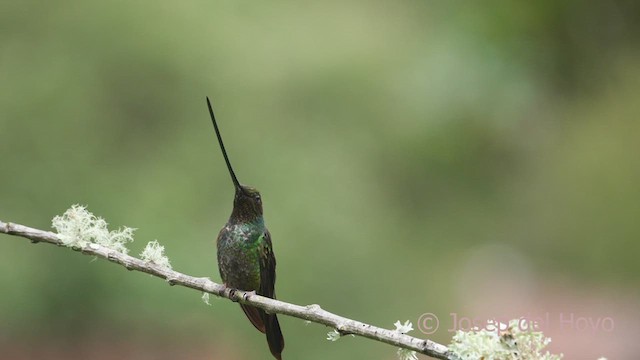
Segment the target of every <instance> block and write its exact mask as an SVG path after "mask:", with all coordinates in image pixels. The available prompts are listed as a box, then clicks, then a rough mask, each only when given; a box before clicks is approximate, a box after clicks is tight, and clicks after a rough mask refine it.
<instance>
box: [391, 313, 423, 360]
mask: <svg viewBox="0 0 640 360" xmlns="http://www.w3.org/2000/svg"><path fill="white" fill-rule="evenodd" d="M393 325H394V326H395V327H396V329H395V330H394V331H395V332H397V333H399V334H406V333H408V332H409V331H413V324H412V323H411V321H409V320H407V321H405V322H404V324H403V323H401V322H400V320H398V321H396V322H395V323H393ZM398 359H400V360H417V359H418V355H416V352H415V351H413V350H409V349H404V348H398Z"/></svg>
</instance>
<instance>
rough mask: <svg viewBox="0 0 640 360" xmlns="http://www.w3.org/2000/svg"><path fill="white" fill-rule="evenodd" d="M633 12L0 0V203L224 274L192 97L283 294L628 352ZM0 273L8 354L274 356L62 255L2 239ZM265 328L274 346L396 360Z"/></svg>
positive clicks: (223, 178) (220, 178) (111, 271)
mask: <svg viewBox="0 0 640 360" xmlns="http://www.w3.org/2000/svg"><path fill="white" fill-rule="evenodd" d="M638 4H640V3H637V2H615V1H611V2H594V3H588V4H587V3H583V2H579V1H564V2H562V1H558V2H556V1H540V2H531V3H504V2H496V3H491V4H487V3H477V4H476V3H473V4H460V3H451V2H434V1H397V2H385V1H349V2H344V1H323V2H312V3H305V2H297V1H273V2H259V1H188V2H181V3H178V2H152V1H140V2H128V1H126V2H125V1H110V2H85V1H56V2H41V1H4V2H2V3H1V4H0V28H1V31H0V156H1V162H2V166H1V167H0V219H1V220H3V221H13V222H17V223H22V224H25V225H29V226H33V227H38V228H43V229H50V226H51V223H50V219H51V218H52V217H53V216H54V215H56V214H62V213H63V212H64V211H65V210H66V209H67V208H68V207H70V205H72V204H75V203H80V204H84V205H87V206H88V207H89V210H90V211H92V212H94V213H95V214H96V215H99V216H102V217H104V218H105V219H107V221H108V222H109V223H110V224H111V226H112V227H113V228H117V227H119V226H123V225H127V226H131V227H135V228H138V230H137V232H136V241H135V242H134V243H133V244H131V245H130V246H129V248H130V249H131V254H133V255H137V254H139V253H140V251H141V250H142V249H143V247H144V246H145V244H146V242H147V241H150V240H153V239H158V240H159V242H160V243H161V244H162V245H164V246H165V247H166V251H167V254H168V256H169V257H170V259H171V263H172V264H173V267H174V268H175V269H176V270H178V271H182V272H185V273H188V274H191V275H194V276H209V277H211V278H212V279H213V280H214V281H219V275H218V271H217V265H216V260H215V258H216V257H215V242H214V241H215V237H216V235H217V233H218V230H219V229H220V228H221V227H222V226H223V224H224V223H225V221H226V220H227V218H228V216H229V214H230V211H231V205H232V196H233V188H232V184H231V182H230V180H229V176H228V173H227V171H226V169H225V166H224V162H223V159H222V156H221V154H220V152H219V149H218V145H217V143H216V140H215V135H214V132H213V129H212V126H211V122H210V120H209V116H208V114H207V109H206V105H205V95H208V96H210V97H211V98H212V99H213V102H214V106H215V108H216V115H217V117H218V121H219V122H220V125H221V130H222V132H223V134H224V136H225V141H226V143H227V148H228V151H229V154H230V157H231V160H232V161H233V163H234V166H235V170H236V173H237V174H238V177H239V179H240V181H242V182H243V183H246V184H250V185H253V186H256V187H257V188H259V189H260V190H261V192H262V194H263V198H264V202H265V216H266V220H267V225H268V226H269V228H270V230H271V233H272V235H273V239H274V247H275V251H276V255H277V259H278V281H277V289H278V290H277V292H278V295H279V297H280V299H282V300H285V301H289V302H293V303H297V304H311V303H318V304H321V305H322V306H323V307H324V308H325V309H327V310H330V311H333V312H336V313H338V314H341V315H344V316H348V317H351V318H355V319H358V320H361V321H365V322H370V323H372V324H375V325H378V326H383V327H387V328H392V327H393V326H392V324H393V322H395V321H396V320H403V321H404V320H407V319H409V320H411V321H412V322H413V323H414V328H416V330H415V331H414V332H412V334H413V335H416V336H420V337H425V338H430V339H433V340H436V341H439V342H442V343H445V344H446V343H448V342H449V340H450V338H451V335H452V333H451V331H448V330H447V329H449V328H451V327H452V326H454V325H455V323H454V321H453V320H452V315H451V313H455V314H456V315H457V316H458V317H463V316H464V317H469V318H472V317H473V318H476V317H477V318H482V319H485V318H488V317H502V316H505V317H517V316H521V315H525V316H526V315H528V314H529V315H530V316H542V315H544V314H547V315H549V316H550V319H551V320H550V324H549V328H548V329H545V333H546V334H548V335H550V336H551V337H552V338H553V343H552V345H551V349H552V351H553V352H563V353H565V354H566V355H567V357H568V358H593V359H595V358H597V357H598V356H601V355H605V356H609V358H613V359H631V358H635V356H637V353H638V351H640V345H639V343H638V342H637V341H636V340H635V337H636V335H637V334H638V333H640V325H638V324H639V323H640V314H639V311H638V309H639V308H640V291H639V286H638V285H639V284H640V262H639V261H638V260H637V259H638V253H639V252H640V242H639V241H638V240H640V239H639V235H640V221H638V220H639V219H638V215H639V214H640V190H639V182H640V161H639V160H638V154H639V152H640V141H639V140H640V136H639V135H640V122H639V121H638V118H639V116H640V105H639V103H640V102H639V101H638V94H639V93H640V42H639V40H640V16H638V14H640V5H638ZM0 289H2V290H1V291H2V295H1V297H0V358H2V359H121V358H128V359H134V358H135V359H178V358H180V359H232V360H233V359H238V360H240V359H268V358H270V355H269V353H268V349H267V345H266V341H265V340H264V337H263V336H262V335H261V334H259V333H258V332H256V331H255V329H254V328H253V327H252V326H251V325H250V324H249V322H248V321H247V320H246V319H245V318H244V314H243V313H242V311H240V309H239V308H238V306H237V305H235V304H232V303H229V302H227V301H222V300H214V299H212V306H206V305H205V304H204V303H203V302H202V301H201V299H200V295H201V294H199V293H198V292H195V291H192V290H187V289H184V288H170V287H169V286H167V284H166V283H164V282H163V281H161V280H159V279H157V278H152V277H149V276H148V275H145V274H141V273H130V272H127V271H126V270H124V269H123V268H121V267H119V266H115V265H113V264H110V263H108V262H106V261H102V260H99V261H92V259H91V258H90V257H87V256H81V255H80V254H78V253H75V252H72V251H68V250H65V249H57V248H54V247H51V246H48V245H36V246H34V245H31V244H29V242H28V241H24V240H22V239H18V238H13V237H9V236H0ZM427 312H429V313H434V314H436V315H437V316H438V317H439V318H440V326H441V327H440V328H439V329H438V331H437V332H435V333H434V334H430V335H427V334H423V333H421V332H420V330H418V326H419V325H420V324H419V321H418V320H419V318H420V316H421V314H423V313H427ZM568 314H572V315H571V316H575V317H574V319H578V318H585V319H592V320H593V323H595V322H596V319H598V318H600V319H602V318H603V317H609V318H611V319H612V320H613V321H614V322H615V328H614V329H602V328H595V329H586V330H585V329H584V328H580V324H579V323H578V324H574V325H576V326H574V327H569V328H567V326H566V324H565V326H564V327H563V326H560V325H562V324H560V323H558V322H557V321H555V320H556V319H558V317H559V316H561V317H562V319H567V318H569V315H568ZM281 324H282V327H283V332H284V335H285V338H286V344H287V345H286V348H285V352H284V356H285V358H286V359H311V360H313V359H395V358H396V354H395V350H394V348H392V347H389V346H387V345H383V344H380V343H376V342H372V341H368V340H363V339H359V338H351V337H348V338H344V339H341V340H340V341H338V342H335V343H329V342H328V341H326V340H325V337H326V332H327V331H329V330H330V329H327V328H324V327H322V326H319V325H315V324H312V325H305V324H304V322H303V321H300V320H297V319H293V318H288V317H282V319H281ZM605 330H607V331H605Z"/></svg>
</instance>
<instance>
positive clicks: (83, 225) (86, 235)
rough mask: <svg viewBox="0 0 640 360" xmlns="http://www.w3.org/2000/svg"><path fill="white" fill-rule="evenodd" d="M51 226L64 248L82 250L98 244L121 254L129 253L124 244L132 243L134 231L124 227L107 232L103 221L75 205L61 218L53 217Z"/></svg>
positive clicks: (84, 208) (82, 207) (105, 223)
mask: <svg viewBox="0 0 640 360" xmlns="http://www.w3.org/2000/svg"><path fill="white" fill-rule="evenodd" d="M51 225H52V226H53V228H54V229H56V232H57V233H58V238H59V239H60V241H62V244H63V245H65V246H68V247H78V248H84V247H85V246H87V245H90V244H98V245H101V246H104V247H107V248H109V249H112V250H115V251H117V252H120V253H123V254H126V253H128V252H129V250H128V249H127V247H126V245H125V244H126V243H128V242H131V241H133V232H134V230H135V229H133V228H129V227H126V226H125V227H123V228H122V229H118V230H114V231H109V230H108V229H107V225H108V224H107V222H106V221H105V220H104V219H102V218H99V217H96V216H95V215H93V214H92V213H91V212H89V211H88V210H87V208H86V207H84V206H81V205H77V204H76V205H73V206H71V208H69V209H68V210H67V211H65V212H64V214H62V215H61V216H56V217H54V218H53V220H51Z"/></svg>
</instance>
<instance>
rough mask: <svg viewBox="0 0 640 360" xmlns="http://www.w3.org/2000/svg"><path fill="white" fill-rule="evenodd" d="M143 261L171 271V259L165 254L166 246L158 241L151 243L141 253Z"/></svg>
mask: <svg viewBox="0 0 640 360" xmlns="http://www.w3.org/2000/svg"><path fill="white" fill-rule="evenodd" d="M140 257H141V258H142V260H144V261H146V262H150V263H154V264H156V265H159V266H162V267H166V268H169V269H171V263H170V262H169V258H168V257H167V256H166V255H165V254H164V246H162V245H160V244H159V243H158V240H153V241H149V243H148V244H147V246H145V248H144V250H142V252H141V253H140Z"/></svg>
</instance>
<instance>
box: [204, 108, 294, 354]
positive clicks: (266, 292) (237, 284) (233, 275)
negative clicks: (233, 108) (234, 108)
mask: <svg viewBox="0 0 640 360" xmlns="http://www.w3.org/2000/svg"><path fill="white" fill-rule="evenodd" d="M207 106H208V107H209V115H211V121H213V128H214V129H215V131H216V136H217V137H218V143H219V144H220V149H221V150H222V155H223V156H224V161H225V162H226V163H227V169H228V170H229V174H230V175H231V180H232V181H233V185H234V187H235V198H234V199H233V211H232V212H231V217H229V220H228V221H227V223H226V225H225V226H224V227H223V228H222V230H220V233H219V234H218V239H217V246H218V269H219V270H220V276H221V277H222V282H223V283H224V285H225V286H228V287H231V288H234V289H239V290H243V291H255V292H256V294H258V295H262V296H266V297H269V298H272V299H275V298H276V294H275V291H274V286H275V282H276V258H275V255H274V254H273V247H272V245H271V234H269V230H267V228H266V227H265V225H264V217H263V216H262V198H261V197H260V193H259V192H258V190H256V189H255V188H252V187H250V186H246V185H241V184H240V183H239V182H238V179H237V178H236V174H235V173H234V172H233V168H232V167H231V163H230V162H229V157H228V156H227V151H226V150H225V148H224V143H223V142H222V136H221V135H220V130H218V124H217V122H216V117H215V116H214V115H213V108H212V107H211V102H210V101H209V98H208V97H207ZM240 307H242V310H243V311H244V313H245V314H246V315H247V317H248V318H249V320H250V321H251V323H252V324H253V326H255V327H256V329H258V330H260V332H262V333H265V334H266V335H267V343H268V344H269V350H271V354H273V356H274V357H275V358H276V359H278V360H282V349H284V338H283V337H282V332H281V331H280V324H279V323H278V318H277V317H276V315H275V314H267V313H266V312H265V311H264V310H262V309H258V308H255V307H253V306H249V305H244V304H240Z"/></svg>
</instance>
